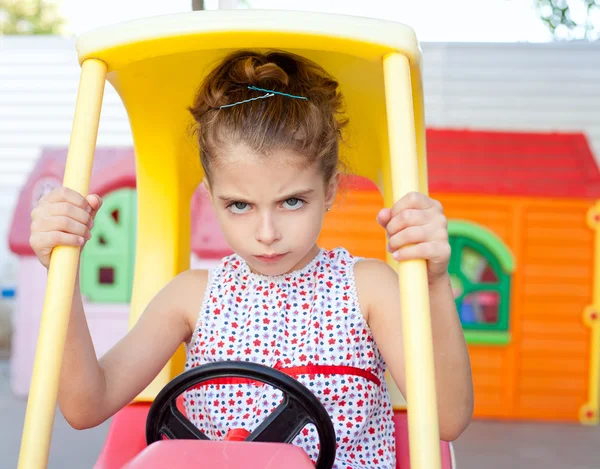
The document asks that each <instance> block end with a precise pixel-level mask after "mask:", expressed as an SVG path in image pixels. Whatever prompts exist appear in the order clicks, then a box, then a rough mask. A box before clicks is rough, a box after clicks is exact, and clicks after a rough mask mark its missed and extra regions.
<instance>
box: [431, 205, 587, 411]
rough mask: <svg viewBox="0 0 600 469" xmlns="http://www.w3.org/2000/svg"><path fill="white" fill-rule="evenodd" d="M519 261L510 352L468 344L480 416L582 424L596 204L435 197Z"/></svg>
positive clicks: (454, 215) (452, 216) (504, 348)
mask: <svg viewBox="0 0 600 469" xmlns="http://www.w3.org/2000/svg"><path fill="white" fill-rule="evenodd" d="M433 196H434V197H437V198H438V199H439V200H440V201H441V202H442V203H443V205H444V207H445V211H446V216H447V217H448V218H449V219H466V220H469V221H472V222H475V223H479V224H481V225H483V226H485V227H487V228H489V229H491V230H492V231H493V232H494V233H496V235H498V236H499V237H500V238H501V239H502V240H503V241H504V242H505V243H506V245H507V246H508V247H509V249H510V250H511V251H512V253H513V255H514V257H515V273H514V275H513V281H512V295H511V308H510V332H511V334H512V339H511V342H510V344H509V345H508V346H494V347H490V346H478V345H471V346H469V351H470V355H471V360H472V368H473V379H474V384H475V399H476V400H475V415H476V416H478V417H497V418H517V419H519V418H522V419H536V420H567V421H578V420H579V410H580V408H581V407H582V406H583V405H584V404H586V403H587V401H588V399H589V395H588V393H589V364H590V347H591V330H590V329H589V328H588V327H586V326H585V325H584V323H583V311H584V309H585V307H586V306H588V305H590V304H592V301H593V297H592V294H593V291H592V288H593V284H592V279H593V268H594V266H593V259H594V235H593V232H592V230H591V229H590V228H589V227H588V225H587V223H586V216H587V212H588V210H589V208H590V207H591V206H592V205H593V203H592V201H589V200H564V201H563V200H551V199H535V198H515V197H505V198H504V197H493V196H489V197H486V196H461V195H449V194H437V195H435V194H433Z"/></svg>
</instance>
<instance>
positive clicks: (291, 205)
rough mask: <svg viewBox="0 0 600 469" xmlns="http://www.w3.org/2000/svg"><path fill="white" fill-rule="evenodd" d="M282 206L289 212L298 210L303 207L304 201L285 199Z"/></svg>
mask: <svg viewBox="0 0 600 469" xmlns="http://www.w3.org/2000/svg"><path fill="white" fill-rule="evenodd" d="M284 205H287V206H286V207H285V208H287V209H289V210H298V209H299V208H301V207H303V206H304V201H303V200H300V199H296V198H291V199H287V200H286V201H285V202H284Z"/></svg>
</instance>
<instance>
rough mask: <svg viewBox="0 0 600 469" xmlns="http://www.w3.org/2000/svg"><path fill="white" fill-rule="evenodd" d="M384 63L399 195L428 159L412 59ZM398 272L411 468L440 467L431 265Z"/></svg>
mask: <svg viewBox="0 0 600 469" xmlns="http://www.w3.org/2000/svg"><path fill="white" fill-rule="evenodd" d="M383 66H384V73H385V95H386V99H387V115H388V133H389V141H390V165H391V176H392V193H393V198H394V200H395V199H399V198H400V197H402V196H403V195H405V194H406V193H407V192H420V191H422V190H423V188H422V183H421V182H420V180H421V178H420V177H419V175H420V174H421V175H422V171H425V161H424V158H423V159H421V160H420V159H419V152H418V149H417V148H418V144H417V137H416V133H415V115H414V111H413V106H412V100H413V96H412V87H411V79H410V64H409V62H408V59H407V58H406V57H404V56H403V55H401V54H399V53H395V54H389V55H387V56H386V57H385V58H384V62H383ZM423 155H424V154H423V153H421V156H423ZM398 275H399V281H400V291H401V292H402V294H401V296H400V299H401V308H402V328H403V338H404V356H405V370H406V371H405V372H406V401H407V402H408V408H409V412H408V427H409V442H410V461H411V467H414V468H431V469H439V468H440V466H441V462H440V451H439V441H440V440H439V438H440V436H439V428H438V418H437V399H436V390H435V373H434V364H433V344H432V334H431V315H430V309H429V290H428V283H427V265H426V263H425V261H424V260H414V261H405V262H400V263H398ZM407 292H409V294H407Z"/></svg>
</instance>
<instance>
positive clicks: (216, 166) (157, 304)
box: [31, 51, 473, 468]
mask: <svg viewBox="0 0 600 469" xmlns="http://www.w3.org/2000/svg"><path fill="white" fill-rule="evenodd" d="M341 106H342V97H341V94H340V92H339V90H338V84H337V82H336V81H335V79H334V78H332V77H331V76H329V75H328V74H327V73H326V72H325V71H324V70H323V69H322V68H320V67H319V66H318V65H316V64H314V63H312V62H310V61H309V60H306V59H305V58H302V57H299V56H296V55H293V54H290V53H284V52H277V51H276V52H268V53H259V52H252V51H239V52H236V53H233V54H231V55H229V56H228V57H226V58H225V59H224V60H223V61H222V62H221V63H220V64H219V65H218V66H216V68H215V69H214V70H213V71H212V72H211V73H210V74H209V75H208V76H207V77H206V79H205V80H204V82H203V84H202V86H201V88H200V90H199V92H198V94H197V96H196V99H195V102H194V103H193V105H192V107H191V108H190V112H191V114H192V116H193V117H194V119H195V121H196V123H197V130H198V138H199V144H200V145H199V146H200V159H201V162H202V166H203V168H204V172H205V183H206V185H207V188H208V191H209V194H210V198H211V203H212V205H213V207H214V210H215V212H216V215H217V217H218V221H219V224H220V226H221V229H222V231H223V233H224V235H225V237H226V239H227V241H228V243H229V245H230V246H231V248H232V249H233V250H234V252H235V254H233V255H232V256H229V257H227V258H225V259H223V260H222V262H221V263H220V265H219V266H218V267H217V268H215V269H214V270H213V271H211V272H210V273H209V272H206V271H200V270H189V271H186V272H183V273H182V274H180V275H178V276H177V277H176V278H174V279H173V280H172V281H171V282H170V283H169V284H167V285H166V286H165V287H164V289H163V290H162V291H160V292H159V293H158V294H157V295H156V297H155V298H154V299H153V300H152V301H151V302H150V304H149V305H148V306H147V308H146V310H145V311H144V313H143V315H142V317H141V318H140V320H139V321H138V323H137V324H136V325H135V327H134V328H133V329H132V330H131V331H130V332H129V333H128V334H127V335H126V336H125V337H124V338H123V339H122V340H121V341H120V342H119V343H118V344H116V345H115V346H114V347H113V348H112V349H111V350H110V351H109V352H108V353H106V355H104V356H103V357H102V358H101V359H100V360H99V361H98V360H97V359H96V354H95V351H94V347H93V345H92V341H91V339H90V333H89V330H88V327H87V324H86V319H85V314H84V311H83V306H82V299H81V293H80V291H79V289H78V287H77V289H76V291H75V295H74V298H73V305H72V311H71V319H70V323H69V330H68V337H67V343H66V350H65V354H64V361H63V365H62V370H61V382H60V392H59V405H60V408H61V410H62V413H63V415H64V416H65V418H66V419H67V420H68V421H69V423H70V424H71V425H72V426H73V427H75V428H78V429H82V428H88V427H93V426H95V425H98V424H100V423H101V422H103V421H104V420H106V419H107V418H109V417H110V416H112V415H113V414H114V413H115V412H117V411H118V410H119V409H121V408H122V407H123V406H125V405H126V404H128V403H129V402H130V401H131V400H132V399H133V398H134V397H135V396H136V395H137V394H138V393H140V392H141V391H142V390H143V389H144V388H145V387H146V386H147V385H148V384H149V383H150V382H151V381H152V379H153V378H154V377H155V376H156V375H157V373H158V372H159V371H160V370H161V369H162V368H163V366H164V365H165V363H166V362H167V361H168V360H169V358H170V357H171V356H172V355H173V353H174V352H175V350H176V349H177V348H178V347H179V345H180V344H181V343H182V342H184V343H185V344H186V346H187V362H186V369H189V368H193V367H195V366H199V365H201V364H204V363H208V362H213V361H221V360H247V361H253V362H257V363H261V364H266V365H269V366H273V367H276V368H278V369H280V370H282V371H284V372H285V371H286V369H288V370H290V371H289V372H290V374H292V375H293V376H294V377H295V378H296V379H298V380H299V381H300V382H302V383H303V384H305V385H306V386H308V387H309V389H311V391H312V392H313V393H315V395H316V396H317V397H318V398H319V399H320V400H321V402H322V403H323V404H324V406H325V408H326V409H327V410H328V412H329V414H330V416H331V418H332V421H333V422H334V426H335V428H336V435H337V444H338V449H337V456H336V466H335V467H339V468H342V467H344V468H347V467H349V468H394V467H395V451H394V435H393V432H394V427H393V422H392V408H391V404H390V400H389V397H388V394H387V388H386V383H385V378H384V372H385V370H386V367H387V369H389V370H390V372H391V375H392V377H393V379H394V381H395V382H396V383H397V385H398V387H399V388H400V390H401V391H402V392H404V387H405V380H404V357H403V345H402V332H401V331H402V324H401V314H400V297H399V288H398V280H397V276H396V272H395V271H394V270H393V269H391V268H390V267H389V266H388V265H387V264H386V263H383V262H380V261H377V260H371V259H357V258H355V257H353V256H352V255H350V254H349V253H348V251H346V250H345V249H343V248H337V249H334V250H332V251H326V250H324V249H321V248H319V246H318V245H317V239H318V237H319V232H320V229H321V225H322V221H323V216H324V214H325V212H327V211H328V210H329V209H330V208H331V206H332V204H333V202H334V198H335V195H336V190H337V185H338V181H339V179H340V172H339V171H338V166H339V162H338V142H339V140H340V135H341V129H342V128H343V126H344V124H345V121H344V119H343V117H342V114H341ZM101 205H102V201H101V199H100V198H99V197H98V196H96V195H89V196H87V197H85V198H84V197H82V196H81V195H79V194H77V193H75V192H73V191H70V190H68V189H65V188H61V189H59V190H56V191H54V192H52V193H50V194H49V195H47V196H46V197H44V198H43V199H41V200H40V203H39V205H38V206H37V208H35V209H34V211H33V213H32V224H31V233H32V234H31V245H32V247H33V249H34V250H35V252H36V254H37V256H38V258H39V260H40V261H41V263H42V264H43V265H44V266H46V267H47V266H48V263H49V259H50V253H51V252H52V249H53V248H54V247H55V246H57V245H71V246H82V247H83V245H84V244H85V242H86V240H88V239H89V238H90V236H91V232H90V230H91V228H92V226H93V223H94V216H95V215H96V213H97V212H98V210H99V209H100V207H101ZM377 221H378V222H379V224H380V225H381V226H382V228H383V229H384V230H385V231H386V233H387V236H388V239H389V243H388V249H389V250H390V251H391V252H392V253H393V256H394V258H395V259H397V260H400V261H403V260H408V259H417V258H425V259H426V260H427V265H428V275H429V286H430V295H431V298H430V301H431V315H432V325H433V338H434V353H435V364H436V383H437V396H438V412H439V422H440V433H441V437H442V439H444V440H454V439H456V438H457V437H458V436H459V435H460V434H461V433H462V431H463V430H464V429H465V428H466V426H467V425H468V423H469V421H470V418H471V413H472V409H473V389H472V382H471V375H470V365H469V358H468V353H467V347H466V345H465V341H464V336H463V333H462V328H461V324H460V321H459V319H458V315H457V311H456V308H455V303H454V297H453V294H452V289H451V286H450V280H449V276H448V273H447V267H448V261H449V257H450V246H449V244H448V232H447V229H446V218H445V217H444V214H443V210H442V206H441V205H440V203H439V202H437V201H435V200H432V199H430V198H429V197H426V196H425V195H422V194H419V193H411V194H408V195H407V196H405V197H403V198H402V199H400V200H399V201H397V202H396V203H395V204H394V206H393V207H392V208H386V209H382V210H381V212H380V213H379V214H378V216H377ZM77 283H78V282H77ZM305 366H309V367H310V373H311V374H310V375H306V374H302V372H296V373H294V372H293V371H292V370H293V369H294V368H295V367H305ZM295 369H296V370H298V368H295ZM304 370H306V368H304ZM279 398H280V395H279V393H278V391H274V390H271V389H265V386H255V385H252V384H239V383H238V384H233V383H232V384H226V385H219V386H217V385H206V386H201V387H200V388H198V389H193V390H190V391H188V392H187V393H186V394H185V405H186V411H187V414H188V417H189V418H190V420H191V421H192V422H193V423H194V424H195V425H196V426H198V427H199V428H200V429H201V430H203V431H204V432H205V433H206V434H207V435H208V436H209V437H211V438H215V439H217V438H222V437H224V436H225V435H226V434H227V432H228V431H230V430H232V429H246V430H248V431H252V430H253V429H254V428H255V427H256V426H257V425H258V424H259V423H260V422H261V421H262V420H263V419H264V417H265V416H266V415H268V413H269V412H270V411H271V410H272V409H273V408H275V407H276V406H277V405H278V404H279ZM91 402H93V403H94V405H89V404H90V403H91ZM315 435H316V433H314V429H313V428H312V427H311V426H308V427H306V428H305V429H304V430H303V431H302V432H301V433H300V434H299V435H298V436H297V438H296V440H295V444H298V445H299V446H301V447H303V448H304V449H305V450H306V451H307V453H308V454H309V456H310V457H311V458H312V459H313V460H315V459H316V455H317V453H318V445H317V444H316V438H315Z"/></svg>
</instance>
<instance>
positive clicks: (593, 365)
mask: <svg viewBox="0 0 600 469" xmlns="http://www.w3.org/2000/svg"><path fill="white" fill-rule="evenodd" d="M587 222H588V226H589V227H590V228H591V229H592V230H593V231H594V274H593V277H592V285H593V293H592V295H593V298H592V304H591V305H590V306H588V307H587V308H585V310H584V312H583V323H584V324H585V325H586V326H587V327H589V328H590V335H591V340H590V342H591V343H590V371H589V380H590V381H589V401H588V402H587V403H586V404H584V405H583V406H582V407H581V409H579V421H580V422H581V423H583V424H585V425H598V422H600V390H599V387H600V201H598V202H596V203H595V204H594V206H592V207H591V208H590V210H589V211H588V215H587Z"/></svg>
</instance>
